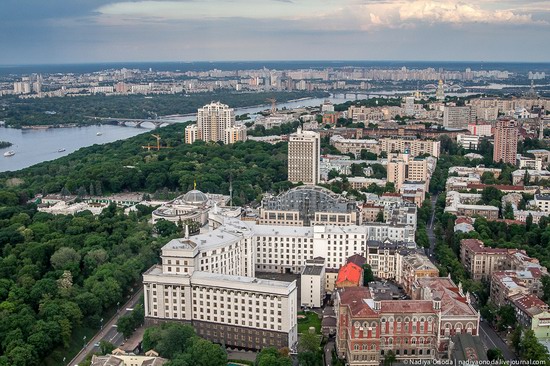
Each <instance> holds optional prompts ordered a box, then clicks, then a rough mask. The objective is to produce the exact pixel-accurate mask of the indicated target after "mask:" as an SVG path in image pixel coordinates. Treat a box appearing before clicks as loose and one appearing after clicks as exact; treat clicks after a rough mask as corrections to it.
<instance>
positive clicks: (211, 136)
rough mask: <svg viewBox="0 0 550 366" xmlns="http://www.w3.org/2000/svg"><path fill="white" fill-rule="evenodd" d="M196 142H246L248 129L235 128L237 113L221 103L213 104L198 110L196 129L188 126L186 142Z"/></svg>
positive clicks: (242, 127)
mask: <svg viewBox="0 0 550 366" xmlns="http://www.w3.org/2000/svg"><path fill="white" fill-rule="evenodd" d="M195 140H203V141H223V142H224V143H225V144H232V143H235V142H237V141H245V140H246V128H245V127H244V126H235V111H234V109H233V108H229V106H227V105H225V104H222V103H220V102H212V103H210V104H207V105H205V106H204V107H202V108H199V109H198V110H197V124H196V127H193V125H191V126H187V127H186V129H185V142H186V143H193V142H194V141H195Z"/></svg>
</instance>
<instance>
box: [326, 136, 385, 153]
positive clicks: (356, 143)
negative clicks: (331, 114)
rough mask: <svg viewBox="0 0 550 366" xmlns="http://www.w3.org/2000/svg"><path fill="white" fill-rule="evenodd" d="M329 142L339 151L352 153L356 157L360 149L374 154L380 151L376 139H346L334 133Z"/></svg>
mask: <svg viewBox="0 0 550 366" xmlns="http://www.w3.org/2000/svg"><path fill="white" fill-rule="evenodd" d="M330 144H331V145H332V146H334V147H335V148H337V149H338V150H339V151H340V152H341V153H344V154H348V153H352V154H354V155H355V157H356V158H358V157H360V156H361V150H366V151H368V152H371V153H374V154H376V155H378V154H379V153H380V146H379V144H378V141H376V140H366V139H346V138H343V137H342V136H340V135H334V136H332V137H331V138H330Z"/></svg>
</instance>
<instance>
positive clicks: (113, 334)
mask: <svg viewBox="0 0 550 366" xmlns="http://www.w3.org/2000/svg"><path fill="white" fill-rule="evenodd" d="M142 294H143V288H140V290H139V291H138V292H136V293H135V294H134V296H132V297H131V298H130V300H128V301H127V302H126V303H125V304H124V305H121V306H120V311H118V312H117V313H116V314H115V315H114V316H113V317H112V318H111V319H109V321H108V322H107V323H106V324H105V325H104V326H103V328H102V329H101V330H100V331H99V332H98V333H97V334H96V335H95V336H94V337H93V338H92V339H90V340H83V342H84V341H85V342H86V346H85V347H84V348H83V349H82V350H81V351H80V352H79V353H78V354H77V355H76V356H75V357H74V358H73V359H72V360H71V361H70V362H69V363H68V364H67V366H75V365H78V364H79V363H80V362H82V361H84V359H85V358H86V356H87V355H88V353H90V352H92V351H99V349H98V347H96V346H94V344H96V343H99V342H100V341H102V340H105V341H107V342H111V343H112V344H114V345H115V346H119V345H120V344H121V343H122V341H123V340H124V337H123V335H122V334H121V333H119V332H118V331H117V329H116V327H114V325H116V323H117V322H118V319H119V318H120V317H121V316H123V315H126V314H127V313H129V311H127V310H126V309H127V308H133V307H134V306H135V305H136V304H137V303H138V301H139V298H140V297H141V295H142Z"/></svg>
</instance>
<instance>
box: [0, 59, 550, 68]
mask: <svg viewBox="0 0 550 366" xmlns="http://www.w3.org/2000/svg"><path fill="white" fill-rule="evenodd" d="M259 62H273V63H278V62H280V63H286V62H288V63H292V62H294V63H308V62H312V63H324V62H326V63H331V62H332V63H345V62H373V63H378V62H380V63H384V62H388V63H396V62H405V63H456V64H466V63H489V64H542V65H550V61H521V60H515V61H501V60H473V59H472V60H449V59H446V60H427V59H426V60H421V59H341V60H340V59H312V60H308V59H256V60H252V59H249V60H246V59H242V60H237V59H235V60H191V61H189V60H187V61H183V60H181V61H177V60H156V61H155V60H126V61H86V62H83V61H75V62H40V63H17V64H0V67H20V66H64V65H101V64H126V63H128V64H158V63H166V64H192V63H259Z"/></svg>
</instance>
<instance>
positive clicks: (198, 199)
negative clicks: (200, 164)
mask: <svg viewBox="0 0 550 366" xmlns="http://www.w3.org/2000/svg"><path fill="white" fill-rule="evenodd" d="M183 200H184V201H185V203H187V204H190V205H202V204H204V203H206V202H207V201H208V197H206V195H205V194H204V193H202V192H201V191H199V190H197V189H193V190H192V191H189V192H187V193H186V194H185V195H184V196H183Z"/></svg>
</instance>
